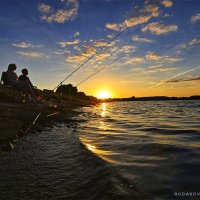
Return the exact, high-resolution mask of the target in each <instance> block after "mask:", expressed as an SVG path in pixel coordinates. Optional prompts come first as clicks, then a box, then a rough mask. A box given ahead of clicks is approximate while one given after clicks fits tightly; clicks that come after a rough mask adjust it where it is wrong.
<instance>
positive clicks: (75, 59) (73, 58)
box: [65, 55, 85, 63]
mask: <svg viewBox="0 0 200 200" xmlns="http://www.w3.org/2000/svg"><path fill="white" fill-rule="evenodd" d="M83 60H85V56H82V55H73V56H68V57H67V58H66V59H65V61H66V62H71V63H79V62H82V61H83Z"/></svg>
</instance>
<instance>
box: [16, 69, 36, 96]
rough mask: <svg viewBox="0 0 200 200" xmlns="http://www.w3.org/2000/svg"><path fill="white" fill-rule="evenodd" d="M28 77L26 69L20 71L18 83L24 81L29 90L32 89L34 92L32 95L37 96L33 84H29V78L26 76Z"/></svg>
mask: <svg viewBox="0 0 200 200" xmlns="http://www.w3.org/2000/svg"><path fill="white" fill-rule="evenodd" d="M27 75H28V70H27V69H22V75H20V76H19V81H24V82H26V83H27V84H28V85H29V86H30V88H31V89H32V91H33V92H34V94H35V95H36V96H38V90H37V88H36V87H35V86H33V84H32V83H31V81H30V79H29V77H28V76H27Z"/></svg>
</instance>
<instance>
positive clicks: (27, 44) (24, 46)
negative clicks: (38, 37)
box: [12, 42, 32, 49]
mask: <svg viewBox="0 0 200 200" xmlns="http://www.w3.org/2000/svg"><path fill="white" fill-rule="evenodd" d="M12 46H13V47H19V48H24V49H25V48H29V47H32V44H30V43H26V42H22V43H19V44H16V43H13V44H12Z"/></svg>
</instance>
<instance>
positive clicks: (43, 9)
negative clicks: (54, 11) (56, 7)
mask: <svg viewBox="0 0 200 200" xmlns="http://www.w3.org/2000/svg"><path fill="white" fill-rule="evenodd" d="M38 10H39V11H40V12H42V13H50V12H51V6H50V5H47V4H44V3H42V4H40V5H39V6H38Z"/></svg>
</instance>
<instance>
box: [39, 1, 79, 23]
mask: <svg viewBox="0 0 200 200" xmlns="http://www.w3.org/2000/svg"><path fill="white" fill-rule="evenodd" d="M63 2H65V6H64V9H59V10H56V11H54V12H51V14H46V15H43V16H41V19H42V20H44V21H46V22H48V23H52V22H55V23H64V22H66V21H70V20H74V19H75V17H76V16H77V15H78V7H79V4H78V0H68V1H63Z"/></svg>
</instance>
